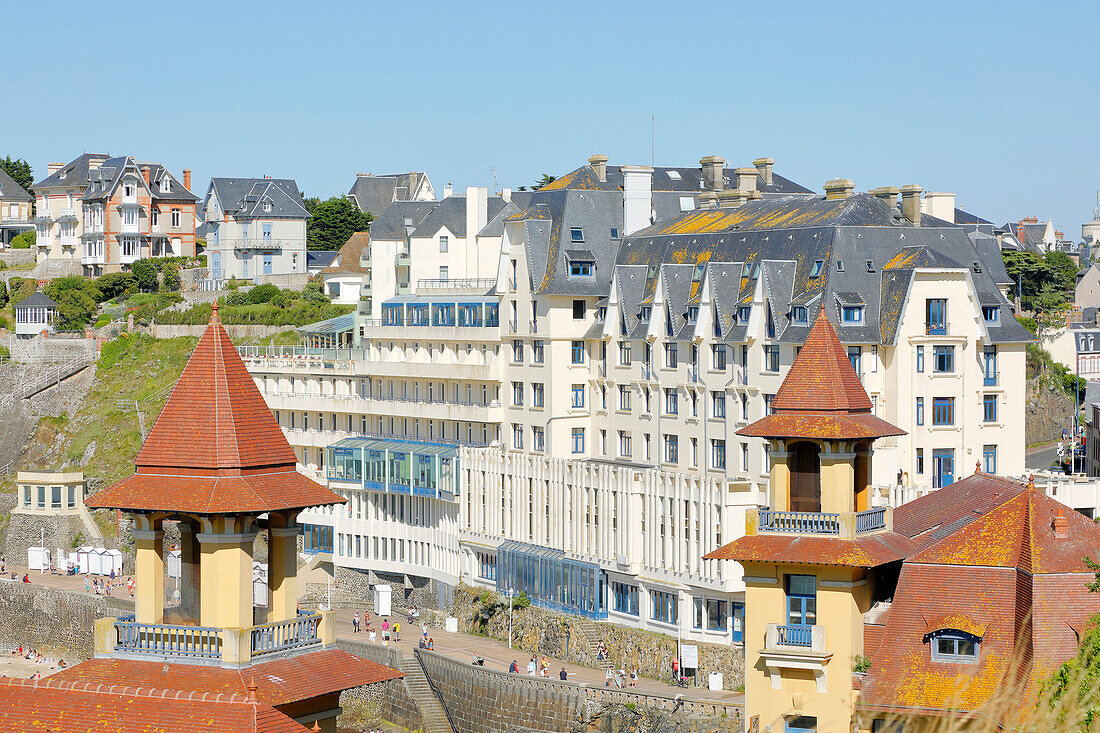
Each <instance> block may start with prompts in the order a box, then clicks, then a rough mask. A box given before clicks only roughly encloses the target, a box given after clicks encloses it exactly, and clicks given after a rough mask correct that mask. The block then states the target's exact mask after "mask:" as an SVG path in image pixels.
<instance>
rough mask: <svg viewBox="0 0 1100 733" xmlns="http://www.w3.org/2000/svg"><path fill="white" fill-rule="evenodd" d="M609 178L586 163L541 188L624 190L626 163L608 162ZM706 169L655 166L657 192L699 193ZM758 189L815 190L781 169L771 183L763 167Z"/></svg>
mask: <svg viewBox="0 0 1100 733" xmlns="http://www.w3.org/2000/svg"><path fill="white" fill-rule="evenodd" d="M734 170H735V169H733V168H725V169H723V172H722V173H723V177H724V178H725V180H726V183H727V185H729V184H730V182H732V181H733V180H734V178H735V175H734ZM604 178H605V179H606V180H604V181H601V180H600V179H599V177H598V176H597V175H596V171H595V170H594V169H593V168H592V166H591V165H583V166H581V167H580V168H577V169H576V170H573V171H570V172H569V173H565V174H563V175H562V176H561V177H559V178H558V179H556V180H555V181H553V182H551V183H548V184H547V185H545V186H543V187H542V188H540V189H538V190H540V191H563V190H566V189H573V190H590V191H592V190H600V191H622V190H623V180H624V176H623V171H622V166H619V165H608V166H606V167H605V175H604ZM703 183H704V181H703V169H702V167H701V166H683V167H681V166H654V167H653V177H652V181H651V184H650V185H651V186H652V190H653V191H654V192H674V193H684V194H688V193H690V194H692V195H693V196H695V195H698V193H699V192H700V191H701V190H704V187H703V185H702V184H703ZM756 190H758V191H760V192H761V194H763V195H764V196H765V197H768V196H809V195H812V194H813V193H814V192H813V191H811V190H810V189H808V188H806V187H805V186H801V185H799V184H797V183H795V182H794V181H792V180H790V179H788V178H784V177H783V176H781V175H779V174H778V173H775V172H773V173H772V180H771V183H767V182H766V181H765V180H764V178H763V176H761V175H760V173H759V171H758V172H757V174H756Z"/></svg>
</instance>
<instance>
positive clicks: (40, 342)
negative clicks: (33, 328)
mask: <svg viewBox="0 0 1100 733" xmlns="http://www.w3.org/2000/svg"><path fill="white" fill-rule="evenodd" d="M7 346H8V352H9V353H10V354H11V358H12V361H16V362H20V363H23V364H33V363H36V362H44V361H68V360H69V359H75V358H77V357H81V356H83V357H87V358H89V359H94V358H95V352H96V348H95V339H90V338H58V337H53V336H51V337H49V338H42V336H41V335H38V336H35V337H34V338H16V337H15V336H12V337H11V338H9V339H8V344H7Z"/></svg>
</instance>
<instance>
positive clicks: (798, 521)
mask: <svg viewBox="0 0 1100 733" xmlns="http://www.w3.org/2000/svg"><path fill="white" fill-rule="evenodd" d="M760 529H763V530H767V531H769V532H791V533H798V532H807V533H811V534H840V515H839V514H826V513H822V512H776V511H772V510H770V509H761V510H760Z"/></svg>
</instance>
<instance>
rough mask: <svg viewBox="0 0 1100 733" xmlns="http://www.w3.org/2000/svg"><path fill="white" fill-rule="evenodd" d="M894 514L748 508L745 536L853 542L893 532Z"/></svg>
mask: <svg viewBox="0 0 1100 733" xmlns="http://www.w3.org/2000/svg"><path fill="white" fill-rule="evenodd" d="M893 525H894V511H893V509H891V508H889V507H878V508H876V509H868V510H867V511H863V512H840V513H837V512H779V511H772V510H770V509H750V510H749V511H748V513H747V514H746V516H745V528H746V534H750V535H753V534H778V535H817V536H824V537H833V538H835V539H841V540H852V539H855V538H856V537H862V536H864V535H868V534H874V533H876V532H890V531H893Z"/></svg>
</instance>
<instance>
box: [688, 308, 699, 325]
mask: <svg viewBox="0 0 1100 733" xmlns="http://www.w3.org/2000/svg"><path fill="white" fill-rule="evenodd" d="M697 320H699V306H697V305H693V306H691V307H689V308H688V312H687V322H688V323H695V322H696V321H697Z"/></svg>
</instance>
